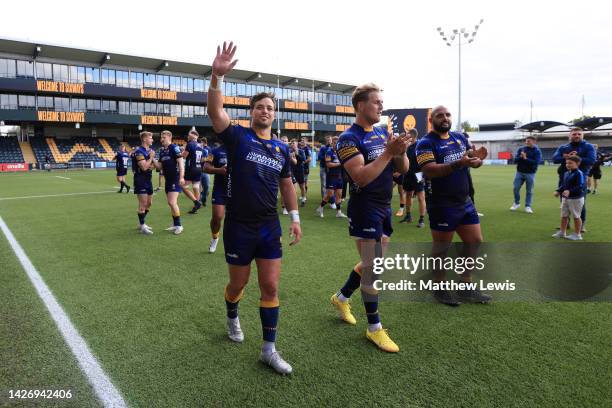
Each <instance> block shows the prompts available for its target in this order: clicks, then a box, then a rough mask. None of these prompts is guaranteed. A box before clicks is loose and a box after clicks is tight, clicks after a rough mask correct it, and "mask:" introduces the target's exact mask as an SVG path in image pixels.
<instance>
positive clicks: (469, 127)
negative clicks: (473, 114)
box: [461, 120, 478, 132]
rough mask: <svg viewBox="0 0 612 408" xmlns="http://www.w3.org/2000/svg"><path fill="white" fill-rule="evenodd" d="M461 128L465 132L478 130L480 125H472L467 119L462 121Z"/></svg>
mask: <svg viewBox="0 0 612 408" xmlns="http://www.w3.org/2000/svg"><path fill="white" fill-rule="evenodd" d="M461 128H462V129H463V131H464V132H478V126H472V125H470V122H468V121H467V120H466V121H464V122H461Z"/></svg>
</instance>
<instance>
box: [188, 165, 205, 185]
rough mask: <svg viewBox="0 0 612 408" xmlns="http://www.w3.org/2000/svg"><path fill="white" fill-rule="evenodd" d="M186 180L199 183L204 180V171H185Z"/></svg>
mask: <svg viewBox="0 0 612 408" xmlns="http://www.w3.org/2000/svg"><path fill="white" fill-rule="evenodd" d="M185 180H186V181H191V182H192V183H199V182H200V181H201V180H202V169H199V168H195V169H185Z"/></svg>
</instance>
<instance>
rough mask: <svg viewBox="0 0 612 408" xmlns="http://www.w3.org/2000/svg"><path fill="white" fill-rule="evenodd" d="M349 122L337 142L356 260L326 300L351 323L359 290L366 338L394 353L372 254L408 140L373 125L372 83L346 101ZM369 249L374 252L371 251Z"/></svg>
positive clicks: (387, 232)
mask: <svg viewBox="0 0 612 408" xmlns="http://www.w3.org/2000/svg"><path fill="white" fill-rule="evenodd" d="M352 103H353V107H354V108H355V114H356V118H355V123H354V124H353V125H352V126H351V127H350V128H348V129H347V130H345V131H344V132H343V133H342V134H341V135H340V139H339V140H338V143H337V152H338V156H339V159H340V161H341V163H342V166H343V167H344V169H345V170H346V172H347V173H348V176H349V178H350V186H351V191H350V193H351V194H350V198H349V203H348V217H349V234H350V236H351V237H353V238H355V240H356V241H355V242H356V243H357V251H358V252H359V256H360V259H361V261H360V262H359V263H358V264H357V265H356V266H355V268H354V269H353V270H352V271H351V273H350V274H349V277H348V280H347V281H346V283H345V284H344V286H343V287H342V288H341V289H340V290H339V291H338V292H337V293H334V294H333V295H332V297H331V302H332V304H333V305H334V306H335V308H336V309H337V311H338V312H339V314H340V318H341V319H342V320H344V321H345V322H347V323H349V324H356V319H355V317H354V316H353V314H352V313H351V308H350V304H349V299H350V297H351V295H352V294H353V292H354V291H355V290H357V288H359V287H360V286H361V296H362V299H363V303H364V306H365V311H366V315H367V319H368V329H367V331H366V338H367V339H369V340H370V341H371V342H373V343H374V344H375V345H376V346H377V347H378V348H380V349H381V350H384V351H387V352H392V353H396V352H398V351H399V347H398V346H397V344H395V342H393V340H391V338H390V337H389V335H388V334H387V332H386V330H385V329H383V327H382V324H381V323H380V317H379V315H378V292H377V291H376V290H375V289H374V285H373V277H372V265H373V257H374V256H383V253H384V249H385V247H386V246H387V245H388V242H389V237H390V236H391V233H392V232H393V229H392V228H391V218H392V216H391V197H392V195H393V172H394V171H397V172H400V173H405V172H406V171H408V157H407V156H406V149H407V148H408V138H407V137H406V136H405V135H404V136H401V137H394V136H390V135H389V134H388V133H387V130H386V129H385V128H378V127H374V124H376V123H378V122H379V121H380V115H381V113H382V111H383V100H382V95H381V90H380V88H378V87H377V86H376V85H374V84H365V85H361V86H359V87H357V88H356V89H355V91H354V92H353V97H352ZM372 248H374V251H372Z"/></svg>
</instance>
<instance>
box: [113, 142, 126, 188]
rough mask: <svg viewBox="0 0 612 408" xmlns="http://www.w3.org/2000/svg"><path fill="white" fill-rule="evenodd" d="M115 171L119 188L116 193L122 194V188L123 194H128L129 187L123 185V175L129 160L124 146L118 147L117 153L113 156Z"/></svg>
mask: <svg viewBox="0 0 612 408" xmlns="http://www.w3.org/2000/svg"><path fill="white" fill-rule="evenodd" d="M113 160H115V170H116V172H117V182H118V183H119V185H120V186H121V188H120V189H119V191H117V192H118V193H123V187H125V192H126V193H129V192H130V186H128V185H127V184H126V183H125V175H126V174H127V169H128V162H129V160H130V155H129V154H128V152H127V151H126V149H125V146H124V145H120V146H119V151H118V152H117V153H116V154H115V157H114V159H113Z"/></svg>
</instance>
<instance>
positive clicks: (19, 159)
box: [0, 137, 25, 163]
mask: <svg viewBox="0 0 612 408" xmlns="http://www.w3.org/2000/svg"><path fill="white" fill-rule="evenodd" d="M24 162H25V160H24V159H23V154H22V153H21V148H20V147H19V142H18V141H17V138H16V137H0V163H24Z"/></svg>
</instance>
